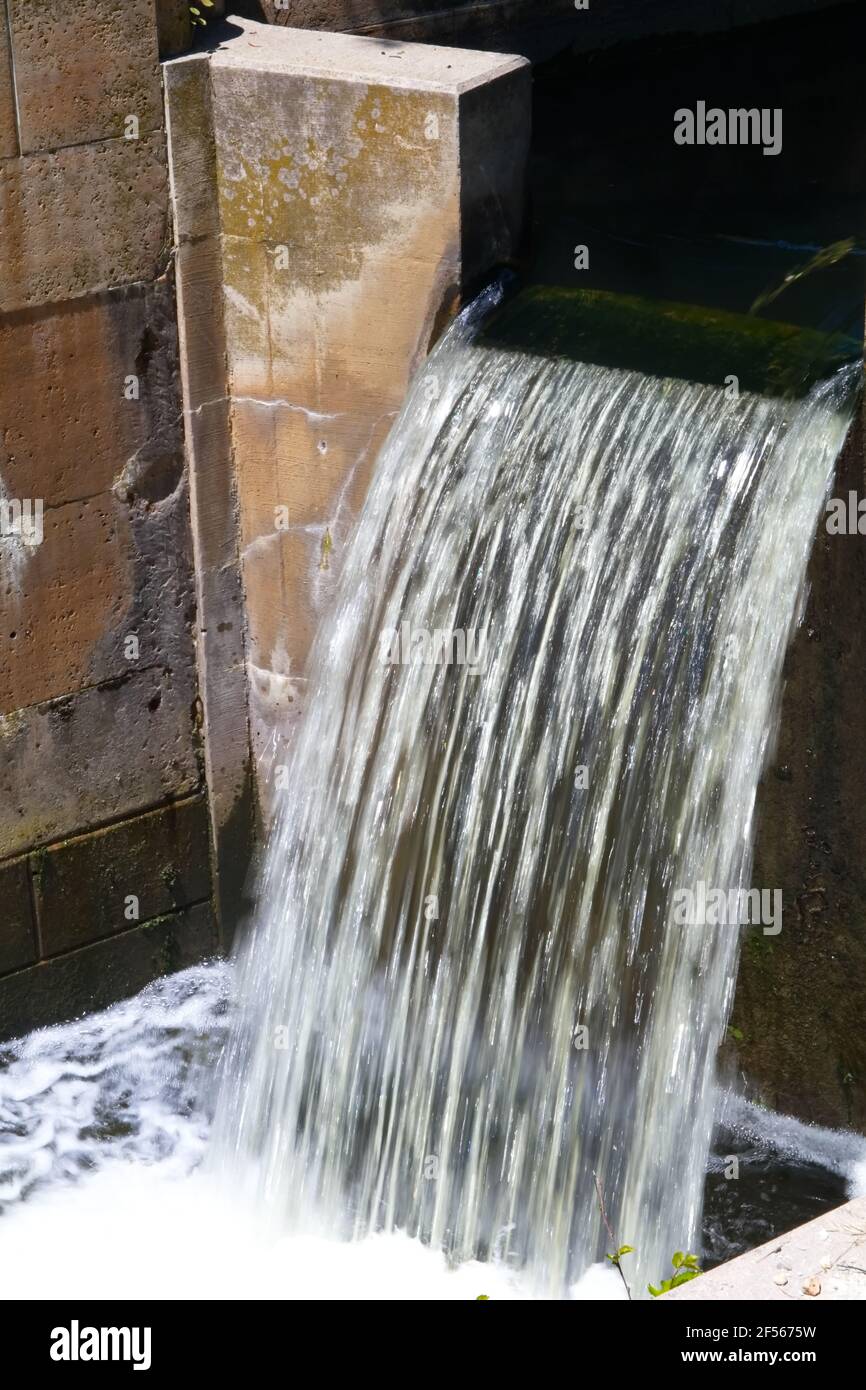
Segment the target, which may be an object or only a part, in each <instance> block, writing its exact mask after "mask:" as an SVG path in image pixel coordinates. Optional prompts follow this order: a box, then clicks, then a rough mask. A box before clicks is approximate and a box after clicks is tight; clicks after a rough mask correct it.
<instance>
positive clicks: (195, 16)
mask: <svg viewBox="0 0 866 1390" xmlns="http://www.w3.org/2000/svg"><path fill="white" fill-rule="evenodd" d="M199 4H202V5H204V7H205V9H206V10H212V9H213V0H199ZM189 17H190V19H191V20H192V23H193V27H195V25H196V24H207V20H206V19H205V17H204V15H203V14H202V12H201V10H200V9H199V8H198V5H190V6H189Z"/></svg>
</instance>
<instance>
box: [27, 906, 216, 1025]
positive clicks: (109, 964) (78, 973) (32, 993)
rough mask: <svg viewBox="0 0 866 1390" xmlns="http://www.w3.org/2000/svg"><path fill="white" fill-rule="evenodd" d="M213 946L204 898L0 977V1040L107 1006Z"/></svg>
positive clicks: (198, 957) (212, 929) (212, 949)
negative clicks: (196, 902) (166, 914)
mask: <svg viewBox="0 0 866 1390" xmlns="http://www.w3.org/2000/svg"><path fill="white" fill-rule="evenodd" d="M216 952H217V935H216V928H215V925H214V918H213V911H212V909H211V907H210V904H208V903H201V904H199V905H198V906H197V907H191V908H187V909H185V910H184V911H183V912H177V913H173V914H172V915H171V916H169V917H163V918H158V919H157V920H156V921H154V922H145V923H142V924H141V925H140V926H136V927H132V928H130V930H129V931H125V932H121V933H120V934H119V935H117V936H111V937H108V938H106V939H105V940H104V941H97V942H94V943H93V944H92V945H90V946H83V947H82V948H81V949H80V950H78V951H70V952H68V953H67V954H66V955H63V956H55V957H54V959H53V960H47V961H40V963H39V964H38V965H34V966H30V967H29V968H27V969H25V970H18V971H16V972H15V973H14V974H11V975H4V976H3V977H2V978H0V1040H3V1041H7V1040H8V1039H9V1038H14V1037H21V1036H22V1034H24V1033H29V1032H30V1031H31V1030H32V1029H34V1028H45V1027H49V1026H50V1025H51V1024H54V1023H62V1022H65V1021H67V1020H69V1019H73V1018H78V1017H80V1016H81V1015H82V1014H89V1013H95V1012H97V1011H98V1010H100V1009H107V1008H109V1007H110V1005H112V1004H116V1003H118V1002H119V1001H120V1000H121V999H128V998H129V997H130V996H131V995H133V994H137V993H138V992H139V990H142V989H144V986H145V985H147V984H150V982H151V980H155V979H158V978H159V977H160V976H162V975H170V974H172V973H173V972H175V971H177V970H185V969H186V967H187V966H189V965H198V964H200V963H201V962H202V961H204V960H207V959H209V958H210V957H211V956H213V955H215V954H216Z"/></svg>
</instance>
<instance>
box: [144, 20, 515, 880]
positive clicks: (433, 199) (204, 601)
mask: <svg viewBox="0 0 866 1390" xmlns="http://www.w3.org/2000/svg"><path fill="white" fill-rule="evenodd" d="M229 23H230V24H231V25H232V26H233V27H234V29H235V34H234V37H233V38H232V39H231V40H230V41H229V42H227V43H226V44H224V45H223V46H221V47H219V48H218V49H217V50H216V51H215V52H213V53H212V54H210V55H207V56H201V55H199V56H191V57H186V58H180V59H177V60H175V61H173V62H169V63H168V64H167V65H166V67H165V79H166V101H167V112H168V137H169V160H170V167H171V184H172V204H173V209H174V219H175V228H176V237H177V248H176V249H177V281H178V308H179V320H180V337H181V344H182V370H183V384H184V404H185V420H186V428H187V448H188V455H189V460H190V467H191V497H192V525H193V537H194V543H195V547H196V557H197V583H198V599H199V610H200V619H201V627H202V631H203V645H202V649H201V652H200V661H201V671H202V697H203V700H204V710H205V720H204V730H205V743H206V756H207V762H208V771H209V785H210V791H211V806H212V812H213V816H214V836H215V843H216V845H217V862H218V864H220V866H221V867H220V884H221V888H222V890H223V891H228V892H231V891H234V890H236V889H237V886H238V885H237V884H235V885H234V886H233V888H232V887H231V886H229V887H227V886H226V885H227V884H229V880H230V879H231V875H232V872H233V864H234V863H235V862H236V859H237V855H236V846H235V845H234V844H233V843H232V839H231V837H232V818H233V815H234V813H235V808H236V806H237V804H238V798H239V797H240V795H241V794H242V789H243V788H244V786H245V785H247V783H248V781H249V768H250V766H251V765H252V766H253V768H254V769H255V777H254V782H255V788H256V794H257V804H258V807H259V809H264V810H266V808H267V804H268V800H269V796H270V793H271V791H272V790H273V787H274V779H275V776H276V775H278V774H277V769H278V768H279V767H280V766H281V765H282V763H281V752H280V750H281V746H282V740H283V738H284V737H285V735H286V731H287V729H289V730H290V728H291V716H292V715H293V713H294V712H296V711H298V710H299V708H300V707H301V706H302V703H303V694H304V669H305V660H306V655H307V651H308V648H309V646H310V642H311V639H312V635H313V631H314V629H315V626H316V623H317V621H318V618H319V615H320V613H321V611H322V609H323V606H324V605H325V604H326V603H327V601H328V596H329V593H330V591H331V587H332V583H333V578H334V574H335V572H336V571H337V569H338V568H339V565H340V558H341V551H342V547H343V544H344V542H345V539H346V535H347V532H348V530H349V527H350V525H351V522H352V520H353V518H354V516H355V515H356V513H357V511H358V508H359V506H360V503H361V501H362V498H363V496H364V493H365V490H366V487H367V484H368V481H369V478H370V474H371V470H372V468H373V466H374V463H375V460H376V456H377V453H378V451H379V449H380V447H381V445H382V443H383V441H384V439H385V437H386V435H387V433H388V430H389V428H390V426H391V423H392V421H393V420H394V417H395V415H396V413H397V411H398V410H399V408H400V406H401V404H402V401H403V399H404V396H405V393H406V389H407V386H408V383H409V381H410V379H411V377H412V375H413V373H414V371H415V370H416V368H417V366H418V364H419V362H420V361H421V360H422V359H423V358H424V357H425V355H426V354H427V352H428V351H429V348H430V346H431V344H432V343H433V342H434V341H435V339H436V337H437V336H438V334H439V332H440V331H441V329H442V328H443V326H444V325H445V323H446V322H447V321H448V319H449V318H450V316H451V315H452V314H453V312H454V311H455V309H456V308H457V307H458V305H459V303H460V300H461V296H462V292H463V289H464V287H465V286H474V285H476V284H477V283H478V282H479V281H480V280H481V279H482V278H483V277H484V276H486V275H488V274H489V273H490V272H491V271H492V270H493V269H494V268H495V267H496V266H497V265H500V264H502V263H507V262H508V261H509V260H511V259H512V258H513V257H514V255H515V253H516V250H517V247H518V243H519V239H520V234H521V219H522V215H523V208H524V171H525V164H526V157H527V152H528V141H529V130H530V110H529V101H530V80H529V65H528V64H527V63H526V61H525V60H524V59H521V58H512V57H503V56H501V55H491V54H486V53H479V52H471V51H463V50H459V49H449V48H440V47H433V46H427V45H417V44H401V43H393V42H384V41H382V40H379V39H370V38H360V37H355V36H351V35H344V34H333V33H319V32H312V31H309V30H301V29H298V30H295V29H286V28H282V27H281V28H272V27H269V26H268V25H263V24H258V23H255V22H253V21H246V20H235V19H231V20H230V21H229ZM245 632H246V639H245V638H244V634H245ZM247 694H248V696H249V704H247ZM247 710H248V715H247ZM247 719H248V720H249V734H248V732H247ZM251 749H252V764H251V763H250V757H251V751H250V750H251Z"/></svg>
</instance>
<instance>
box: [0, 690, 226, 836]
mask: <svg viewBox="0 0 866 1390" xmlns="http://www.w3.org/2000/svg"><path fill="white" fill-rule="evenodd" d="M195 700H196V687H195V681H194V676H193V673H192V671H190V670H186V669H182V670H180V671H176V672H172V671H166V670H164V669H162V668H161V667H160V668H158V669H149V670H142V671H136V672H130V673H129V674H127V675H126V676H124V677H120V678H118V679H116V680H113V681H109V682H107V683H106V684H104V685H101V686H95V687H92V688H90V689H88V690H83V691H81V692H80V693H78V694H76V695H71V696H66V697H63V698H61V699H57V700H52V701H48V702H46V703H44V704H39V705H34V706H31V707H30V708H29V709H24V710H18V711H16V712H15V713H14V714H11V715H8V716H0V855H2V856H12V855H13V854H17V853H20V852H21V851H22V850H24V849H28V848H30V847H31V846H38V845H44V844H47V843H49V842H50V841H52V840H57V839H60V838H61V837H63V836H67V835H74V834H76V833H80V831H81V828H82V826H94V827H96V826H99V825H105V824H106V823H107V822H109V821H113V820H120V819H122V818H123V817H125V816H130V815H133V814H134V813H135V812H137V811H145V810H148V809H149V808H151V807H153V806H157V805H159V804H160V803H161V802H163V801H167V800H170V799H174V798H178V799H179V798H181V797H185V796H190V795H192V794H193V793H194V792H196V791H197V790H198V789H199V785H200V781H201V775H200V768H199V762H198V740H197V732H196V730H197V724H198V713H197V708H196V704H195Z"/></svg>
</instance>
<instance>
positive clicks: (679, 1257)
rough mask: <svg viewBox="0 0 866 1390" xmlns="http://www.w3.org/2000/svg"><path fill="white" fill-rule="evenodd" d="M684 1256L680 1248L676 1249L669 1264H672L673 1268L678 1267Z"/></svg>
mask: <svg viewBox="0 0 866 1390" xmlns="http://www.w3.org/2000/svg"><path fill="white" fill-rule="evenodd" d="M685 1258H686V1257H685V1255H684V1254H683V1252H682V1250H677V1251H676V1253H675V1255H674V1257H673V1259H672V1260H671V1264H672V1265H673V1267H674V1269H679V1267H680V1265H681V1264H682V1263H683V1261H684V1260H685Z"/></svg>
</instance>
